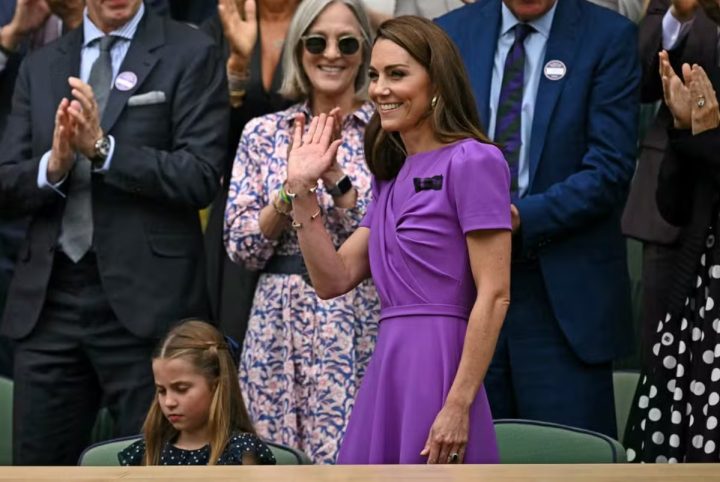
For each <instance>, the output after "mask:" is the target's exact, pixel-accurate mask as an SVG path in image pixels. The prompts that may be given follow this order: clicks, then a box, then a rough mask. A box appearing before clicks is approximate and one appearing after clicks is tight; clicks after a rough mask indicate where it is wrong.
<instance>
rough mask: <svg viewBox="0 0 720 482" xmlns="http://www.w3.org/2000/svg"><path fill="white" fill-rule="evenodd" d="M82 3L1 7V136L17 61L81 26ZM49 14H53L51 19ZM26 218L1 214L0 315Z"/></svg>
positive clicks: (36, 1) (7, 364)
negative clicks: (28, 52) (7, 216)
mask: <svg viewBox="0 0 720 482" xmlns="http://www.w3.org/2000/svg"><path fill="white" fill-rule="evenodd" d="M84 7H85V0H47V1H46V0H23V1H21V2H19V3H17V4H16V3H15V1H14V0H8V1H7V2H2V5H0V26H1V27H0V133H1V132H5V125H6V124H7V118H8V116H9V115H10V107H11V99H12V93H13V90H14V88H15V80H16V78H17V74H18V69H19V67H20V62H21V61H22V58H23V56H24V55H25V54H26V53H27V51H29V50H32V49H35V48H39V47H41V46H43V45H45V44H47V43H50V42H52V41H54V40H56V39H57V38H58V37H59V36H60V34H61V31H69V30H71V29H73V28H76V27H77V26H79V25H80V23H82V12H83V8H84ZM50 14H54V16H51V15H50ZM26 229H27V220H26V219H13V220H8V219H3V218H2V211H0V315H2V312H3V308H4V306H5V298H6V295H7V289H8V286H9V285H10V279H11V278H12V273H13V269H14V268H15V260H16V257H17V252H18V250H19V249H20V244H21V243H22V240H23V238H24V237H25V230H26ZM12 357H13V350H12V342H11V341H10V340H9V339H7V338H6V337H4V336H0V375H2V376H6V377H12Z"/></svg>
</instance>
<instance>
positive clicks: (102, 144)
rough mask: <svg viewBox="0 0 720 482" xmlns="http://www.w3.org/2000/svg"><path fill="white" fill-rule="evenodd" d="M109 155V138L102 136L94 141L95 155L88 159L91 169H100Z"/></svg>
mask: <svg viewBox="0 0 720 482" xmlns="http://www.w3.org/2000/svg"><path fill="white" fill-rule="evenodd" d="M109 155H110V138H109V137H108V136H102V137H101V138H100V139H98V140H97V141H95V155H94V156H93V157H92V159H90V163H91V164H92V167H93V169H101V168H102V167H103V166H104V165H105V161H107V158H108V156H109Z"/></svg>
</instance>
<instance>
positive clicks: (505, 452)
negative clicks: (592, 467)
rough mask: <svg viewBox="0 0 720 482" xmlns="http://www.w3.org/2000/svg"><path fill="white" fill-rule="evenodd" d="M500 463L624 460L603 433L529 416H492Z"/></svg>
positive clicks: (622, 452)
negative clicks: (507, 417)
mask: <svg viewBox="0 0 720 482" xmlns="http://www.w3.org/2000/svg"><path fill="white" fill-rule="evenodd" d="M495 432H496V434H497V442H498V449H499V451H500V463H502V464H604V463H617V462H625V461H626V457H625V449H624V448H623V447H622V445H620V442H618V441H617V440H613V439H611V438H610V437H608V436H607V435H603V434H601V433H597V432H591V431H589V430H583V429H579V428H575V427H568V426H566V425H560V424H554V423H548V422H536V421H533V420H513V419H499V420H495Z"/></svg>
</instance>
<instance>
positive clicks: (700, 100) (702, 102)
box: [697, 95, 705, 107]
mask: <svg viewBox="0 0 720 482" xmlns="http://www.w3.org/2000/svg"><path fill="white" fill-rule="evenodd" d="M704 105H705V97H703V96H702V95H701V96H700V97H698V100H697V106H698V107H703V106H704Z"/></svg>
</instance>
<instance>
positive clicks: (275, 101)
mask: <svg viewBox="0 0 720 482" xmlns="http://www.w3.org/2000/svg"><path fill="white" fill-rule="evenodd" d="M202 1H203V3H204V2H207V3H210V2H211V1H212V0H202ZM177 3H181V2H177ZM216 3H217V5H216V13H215V15H213V16H212V17H210V18H209V19H208V20H207V21H206V22H204V23H203V24H202V26H201V29H202V30H203V31H204V32H205V33H207V34H208V35H209V36H210V37H211V38H212V39H213V40H214V41H215V44H216V45H217V46H218V48H219V49H220V51H221V52H222V53H223V55H224V58H225V65H226V72H227V76H228V88H229V94H230V95H229V101H230V106H231V110H230V126H229V127H230V131H229V136H228V150H227V152H226V155H225V164H224V169H223V185H222V188H221V191H220V192H219V193H218V195H217V197H216V198H215V200H214V201H213V203H212V207H211V208H210V213H209V216H208V220H207V227H206V229H205V254H206V264H207V278H208V291H209V297H210V308H211V313H212V314H213V318H214V319H216V320H219V322H220V328H221V329H222V331H223V332H225V333H227V334H229V335H232V336H233V337H235V338H237V339H238V340H239V341H240V342H242V340H243V337H244V336H245V330H246V328H247V323H248V316H249V314H250V306H251V305H252V299H253V294H254V293H255V285H256V283H257V279H258V273H257V272H255V271H250V270H248V269H245V267H244V266H241V265H239V264H237V263H233V262H232V261H231V260H230V258H228V255H227V252H226V251H225V246H224V243H223V228H224V223H225V219H224V214H225V204H227V196H228V181H229V179H230V176H231V174H232V164H233V161H234V159H235V152H236V151H237V146H238V142H239V141H240V134H241V133H242V130H243V128H244V127H245V124H246V123H247V122H248V121H249V120H251V119H254V118H255V117H259V116H261V115H265V114H269V113H271V112H277V111H279V110H282V109H287V108H288V107H290V105H292V102H291V101H289V100H288V99H286V98H284V97H283V96H281V95H280V93H279V92H278V91H279V90H280V84H281V82H282V77H283V74H282V64H281V62H280V58H281V56H282V52H283V50H284V44H285V37H286V36H287V31H288V28H289V26H290V22H291V20H292V18H293V15H294V14H295V10H297V7H298V5H299V4H300V0H216Z"/></svg>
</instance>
